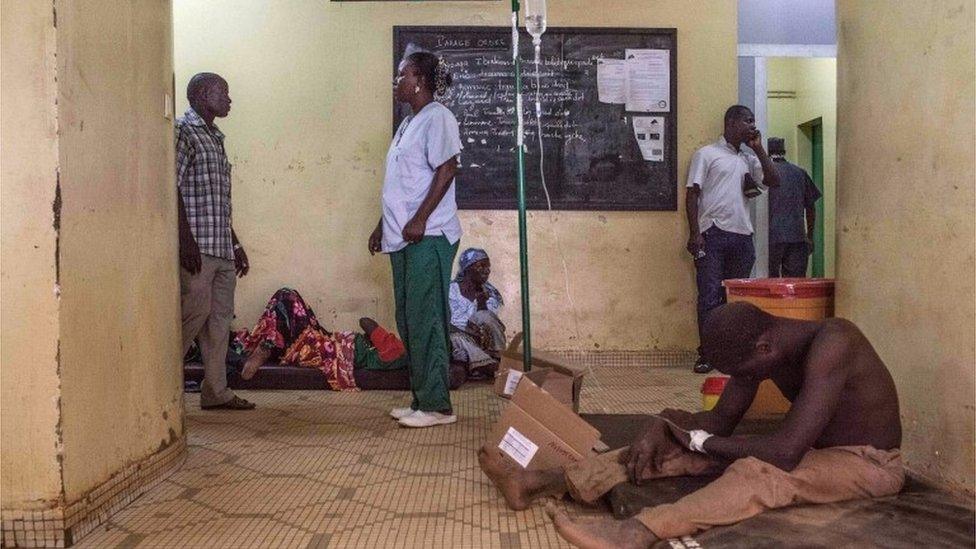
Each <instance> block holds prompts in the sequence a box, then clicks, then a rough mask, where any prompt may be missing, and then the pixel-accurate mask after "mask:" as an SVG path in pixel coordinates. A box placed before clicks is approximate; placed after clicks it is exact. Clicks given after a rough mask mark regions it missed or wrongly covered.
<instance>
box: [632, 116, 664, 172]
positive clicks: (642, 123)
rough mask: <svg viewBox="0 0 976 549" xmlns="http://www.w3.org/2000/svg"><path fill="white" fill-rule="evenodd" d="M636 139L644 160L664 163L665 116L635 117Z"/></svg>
mask: <svg viewBox="0 0 976 549" xmlns="http://www.w3.org/2000/svg"><path fill="white" fill-rule="evenodd" d="M634 137H636V138H637V145H638V146H639V147H640V151H641V155H642V156H643V157H644V160H650V161H651V162H664V117H663V116H635V117H634Z"/></svg>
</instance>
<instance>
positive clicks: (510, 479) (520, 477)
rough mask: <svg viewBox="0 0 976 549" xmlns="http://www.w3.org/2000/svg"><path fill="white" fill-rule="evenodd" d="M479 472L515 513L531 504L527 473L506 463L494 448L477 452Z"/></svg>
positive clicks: (499, 452)
mask: <svg viewBox="0 0 976 549" xmlns="http://www.w3.org/2000/svg"><path fill="white" fill-rule="evenodd" d="M478 463H480V464H481V470H482V471H484V472H485V475H487V476H488V478H489V479H491V481H492V482H493V483H494V484H495V488H498V491H499V492H501V493H502V496H503V497H504V498H505V503H507V504H508V506H509V507H511V508H512V509H515V510H516V511H521V510H522V509H526V508H528V507H529V505H531V503H532V497H531V495H530V490H529V486H528V477H529V473H528V472H527V471H523V470H521V469H519V468H518V467H517V466H516V465H513V464H511V463H509V462H508V461H506V460H505V459H504V458H503V457H502V454H501V451H500V450H498V449H496V448H491V449H486V448H481V449H480V450H478Z"/></svg>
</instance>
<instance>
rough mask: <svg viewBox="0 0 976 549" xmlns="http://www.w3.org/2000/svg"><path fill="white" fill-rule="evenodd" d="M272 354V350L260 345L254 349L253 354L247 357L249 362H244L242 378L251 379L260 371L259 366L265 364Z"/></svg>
mask: <svg viewBox="0 0 976 549" xmlns="http://www.w3.org/2000/svg"><path fill="white" fill-rule="evenodd" d="M269 356H271V350H270V349H265V348H264V347H261V346H260V345H259V346H258V347H257V348H256V349H254V352H253V353H251V356H249V357H247V362H245V363H244V369H243V370H241V379H245V380H246V379H251V378H252V377H254V375H255V374H257V373H258V368H260V367H261V366H264V363H265V362H267V361H268V357H269Z"/></svg>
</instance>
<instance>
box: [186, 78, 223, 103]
mask: <svg viewBox="0 0 976 549" xmlns="http://www.w3.org/2000/svg"><path fill="white" fill-rule="evenodd" d="M223 80H224V78H223V77H222V76H220V75H219V74H217V73H213V72H198V73H197V74H194V75H193V78H191V79H190V82H189V83H188V84H187V85H186V99H187V101H189V102H191V103H192V102H193V101H195V100H196V99H197V98H199V97H200V96H201V95H202V94H203V93H204V92H205V91H207V88H209V87H210V86H211V85H213V84H214V83H215V82H222V81H223Z"/></svg>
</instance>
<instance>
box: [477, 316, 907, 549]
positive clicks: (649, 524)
mask: <svg viewBox="0 0 976 549" xmlns="http://www.w3.org/2000/svg"><path fill="white" fill-rule="evenodd" d="M703 331H704V334H703V340H702V348H703V353H704V356H705V359H706V360H707V361H708V362H709V363H710V364H712V365H714V366H715V368H717V369H718V370H719V371H720V372H722V373H724V374H728V375H730V376H732V377H731V379H730V380H729V382H728V384H727V385H726V387H725V391H724V392H723V393H722V398H721V399H719V401H718V404H717V405H716V407H715V409H714V410H712V411H709V412H699V413H695V414H692V413H689V412H684V411H680V410H665V411H664V412H663V413H662V414H661V416H662V417H663V418H665V419H657V420H655V421H653V422H652V423H651V424H650V426H649V427H648V428H647V429H646V430H645V432H644V433H642V434H641V435H640V436H638V437H637V439H636V440H635V441H634V443H633V444H632V445H631V446H630V447H629V448H623V449H621V450H617V451H614V452H609V453H607V454H601V455H600V456H597V457H594V458H591V459H588V460H585V461H583V462H580V463H575V464H572V465H569V466H566V467H565V468H560V469H554V470H548V471H525V470H523V469H521V468H519V467H518V466H517V465H513V464H512V463H511V462H510V461H506V460H505V459H503V457H502V454H501V453H500V451H499V450H497V449H485V448H483V449H482V450H481V451H480V452H479V455H478V457H479V461H480V462H481V468H482V469H483V470H484V472H485V474H486V475H488V477H489V478H490V479H491V480H492V482H494V483H495V485H496V486H497V488H498V489H499V491H501V493H502V495H503V496H504V497H505V501H506V502H507V503H508V506H509V507H511V508H512V509H524V508H526V507H528V506H529V504H530V503H531V502H532V500H534V499H536V498H539V497H543V496H549V495H561V494H564V493H567V492H568V493H570V494H571V495H572V496H573V497H574V498H576V499H577V500H580V501H583V502H587V503H592V502H595V501H597V500H598V499H599V498H600V497H602V496H603V495H604V494H606V493H607V492H609V491H610V489H611V488H613V487H614V486H616V485H617V484H620V483H622V482H628V481H629V482H632V483H636V484H641V483H642V482H644V481H647V480H651V479H655V478H662V477H671V476H681V475H704V474H716V473H722V475H721V476H720V477H719V478H718V479H716V480H715V481H713V482H712V483H710V484H708V485H707V486H705V487H704V488H701V489H700V490H698V491H696V492H693V493H691V494H689V495H687V496H685V497H683V498H681V499H679V500H678V501H676V502H674V503H670V504H665V505H658V506H655V507H649V508H645V509H643V510H642V511H641V512H640V513H638V514H637V515H636V516H635V517H633V518H630V519H627V520H620V521H618V520H614V519H612V518H605V519H590V520H579V521H574V520H572V519H570V518H569V517H568V516H567V515H566V514H565V513H563V512H559V511H555V509H554V508H553V507H550V516H551V517H552V518H553V520H554V522H555V526H556V530H557V531H558V532H559V534H560V535H561V536H563V537H564V538H566V539H567V540H568V541H570V542H571V543H573V544H575V545H577V546H579V547H649V546H651V545H652V544H653V543H655V542H656V541H657V540H660V539H668V538H676V537H681V536H686V535H690V534H693V533H695V532H698V531H700V530H705V529H708V528H711V527H713V526H719V525H728V524H734V523H736V522H739V521H742V520H745V519H747V518H749V517H752V516H755V515H758V514H759V513H762V512H763V511H765V510H767V509H776V508H780V507H786V506H788V505H794V504H804V503H831V502H838V501H844V500H850V499H859V498H872V497H882V496H889V495H893V494H896V493H898V492H899V491H900V490H901V487H902V485H903V484H904V479H905V476H904V471H903V470H902V463H901V455H900V452H899V449H898V448H899V446H900V445H901V421H900V419H899V415H898V395H897V394H896V392H895V384H894V381H893V380H892V379H891V375H890V374H889V373H888V370H887V368H885V365H884V363H883V362H882V361H881V359H880V358H879V357H878V355H877V353H876V352H875V351H874V348H873V347H872V346H871V344H870V343H869V342H868V340H867V338H866V337H865V336H864V334H862V333H861V331H860V330H859V329H858V328H857V326H855V325H854V324H853V323H851V322H849V321H847V320H843V319H839V318H830V319H827V320H823V321H815V322H814V321H802V320H792V319H786V318H779V317H774V316H772V315H769V314H767V313H765V312H763V311H761V310H759V309H758V308H756V307H755V306H753V305H749V304H746V303H732V304H728V305H723V306H721V307H719V308H717V309H714V310H713V311H712V312H711V313H710V314H709V317H708V319H707V320H706V322H705V326H704V330H703ZM764 379H772V380H773V382H774V383H775V384H776V386H777V387H779V389H780V390H781V391H782V392H783V394H784V395H785V396H786V397H787V398H788V399H789V400H790V401H791V402H792V403H793V406H792V409H791V410H790V412H789V414H787V416H786V418H785V420H784V421H783V423H782V425H781V426H780V427H779V428H778V430H777V431H776V432H775V433H773V434H770V435H766V436H734V435H733V434H732V432H733V430H734V429H735V427H736V425H738V423H739V421H740V420H741V419H742V416H743V414H745V412H746V410H747V409H748V408H749V405H750V404H751V403H752V400H753V399H754V398H755V396H756V391H757V389H758V387H759V383H760V381H762V380H764ZM723 471H724V472H723Z"/></svg>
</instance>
